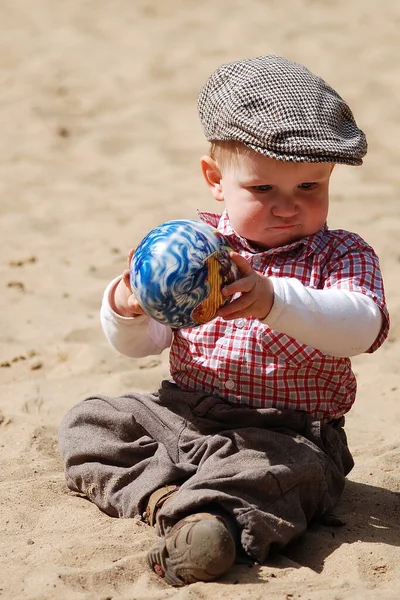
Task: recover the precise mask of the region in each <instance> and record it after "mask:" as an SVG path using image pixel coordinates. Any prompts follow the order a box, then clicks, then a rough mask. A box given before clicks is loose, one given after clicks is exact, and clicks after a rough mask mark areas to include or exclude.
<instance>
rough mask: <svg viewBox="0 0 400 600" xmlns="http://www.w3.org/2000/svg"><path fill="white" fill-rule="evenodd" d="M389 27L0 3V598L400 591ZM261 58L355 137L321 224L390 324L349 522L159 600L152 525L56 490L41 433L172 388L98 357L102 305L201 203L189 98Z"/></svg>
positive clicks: (393, 89)
mask: <svg viewBox="0 0 400 600" xmlns="http://www.w3.org/2000/svg"><path fill="white" fill-rule="evenodd" d="M399 26H400V3H399V2H398V0H386V1H383V2H382V1H379V0H368V2H366V1H365V0H353V1H352V2H349V1H348V0H347V1H345V0H333V1H331V2H324V1H322V0H320V1H318V0H286V1H285V2H284V1H283V0H282V1H280V2H279V1H278V0H275V1H274V0H247V1H246V2H242V1H238V0H229V1H228V0H226V1H225V0H202V2H199V1H195V0H164V1H162V0H136V1H130V0H113V1H112V2H107V1H106V0H69V1H68V2H65V1H62V0H31V1H30V2H27V1H26V0H1V2H0V84H1V94H0V173H1V176H0V217H1V219H0V240H1V260H0V289H1V295H0V302H1V305H0V306H1V311H0V319H1V327H0V393H1V396H0V407H1V412H0V448H1V454H0V510H1V513H0V516H1V518H0V531H1V536H0V597H1V598H5V599H7V600H11V599H13V600H15V599H21V600H28V599H29V600H39V599H40V600H53V599H57V600H58V599H65V600H67V599H68V600H75V599H77V600H78V599H79V600H80V599H85V600H106V599H109V600H110V599H112V600H133V599H135V600H147V599H164V598H165V599H167V598H168V599H169V598H173V599H174V600H175V599H179V600H183V599H188V600H189V599H190V600H200V599H202V600H214V598H217V597H219V598H229V599H233V600H250V599H251V600H257V599H265V598H271V599H277V600H278V599H279V600H298V599H301V600H354V599H363V600H364V599H367V600H375V599H379V600H388V599H390V600H395V599H397V598H399V597H400V548H399V546H400V511H399V491H400V474H399V467H400V445H399V430H400V384H399V370H400V367H399V357H400V339H399V331H400V317H399V314H400V312H399V309H400V287H399V285H398V277H399V261H400V242H399V237H400V234H399V232H400V204H399V200H398V196H399V191H400V171H399V169H398V163H399V159H400V151H399V139H400V108H399V107H400V102H399V100H400V68H399V50H400V47H399V46H400V45H399V33H398V32H399ZM266 53H272V54H282V55H284V56H286V57H288V58H291V59H293V60H296V61H298V62H302V63H304V64H306V65H307V66H308V67H309V68H310V69H311V70H313V71H314V72H316V73H318V74H320V75H322V76H323V77H324V78H325V79H327V80H328V81H329V82H330V83H331V84H332V85H333V86H334V87H337V88H338V90H339V91H340V93H341V94H342V95H343V96H344V97H345V98H346V99H347V100H348V101H349V103H350V104H351V106H352V107H353V109H354V112H355V115H356V118H357V121H358V123H359V125H360V126H361V127H362V128H363V129H364V130H365V131H366V133H367V136H368V139H369V146H370V152H369V155H368V157H367V159H366V161H365V165H364V166H363V167H362V168H351V167H339V168H338V169H337V170H336V172H335V174H334V181H333V185H332V202H331V205H332V206H331V216H330V220H329V224H330V225H331V226H332V227H338V226H340V227H343V228H345V229H350V230H354V231H356V232H358V233H359V234H361V235H362V236H363V237H364V238H365V239H367V240H368V241H369V242H370V243H371V244H372V245H373V246H374V247H375V249H376V250H377V252H378V254H379V255H380V257H381V265H382V270H383V273H384V277H385V283H386V292H387V296H388V303H389V308H390V311H391V316H392V329H391V334H390V339H389V341H388V342H387V343H386V344H385V345H384V347H383V348H381V349H380V350H379V351H378V352H377V353H375V354H373V355H364V356H361V357H358V358H357V359H356V360H355V361H354V365H355V370H356V372H357V374H358V378H359V394H358V400H357V402H356V405H355V407H354V409H353V410H352V411H351V413H350V414H349V416H348V419H347V431H348V436H349V441H350V445H351V447H352V450H353V452H354V456H355V459H356V467H355V469H354V470H353V472H352V473H351V475H350V477H349V481H348V485H347V488H346V491H345V494H344V496H343V500H342V502H341V503H340V506H339V508H338V514H339V516H341V517H342V518H343V519H344V520H345V521H346V526H345V527H343V528H340V529H333V528H329V527H325V528H319V529H317V528H313V529H311V530H310V531H309V533H307V535H305V536H304V538H303V539H302V540H300V541H299V542H298V543H296V544H295V545H294V546H293V547H291V548H290V549H288V550H287V551H286V552H285V554H284V555H283V556H281V557H279V558H278V559H276V560H274V561H271V562H270V563H269V564H267V565H265V566H262V567H257V566H254V567H253V568H248V567H243V566H241V567H237V568H235V569H233V570H232V572H231V573H230V574H229V575H228V576H226V577H225V578H224V579H223V580H222V581H220V582H218V583H210V584H203V583H199V584H195V585H192V586H190V587H188V588H184V589H183V588H182V589H172V588H168V587H167V586H166V585H164V583H163V582H162V581H160V580H158V579H157V578H156V577H155V576H153V575H152V574H151V573H150V572H149V571H148V570H147V567H146V565H145V555H146V550H147V549H148V548H149V547H150V546H151V544H152V542H153V539H154V533H153V531H152V530H151V529H150V528H148V527H147V526H145V525H143V524H141V523H138V522H136V521H134V520H117V519H111V518H109V517H107V516H106V515H104V514H102V513H101V512H100V511H99V510H98V509H97V508H96V507H95V506H94V505H93V504H91V503H89V502H88V501H86V500H84V499H83V498H79V497H77V496H74V495H73V494H71V493H69V492H68V491H67V489H66V486H65V484H64V476H63V472H62V467H61V462H60V459H59V456H58V450H57V441H56V440H57V428H58V424H59V422H60V420H61V418H62V417H63V415H64V414H65V413H66V411H67V410H68V409H69V408H70V407H71V406H72V405H73V404H75V403H76V402H78V401H79V400H80V399H82V398H84V397H85V396H86V395H89V394H91V393H96V392H103V393H107V394H111V395H117V394H120V393H123V392H125V391H128V390H132V389H141V390H145V389H154V388H156V387H157V385H158V382H159V381H160V380H161V379H162V378H163V377H166V376H167V375H168V365H167V354H166V353H164V354H163V355H162V356H161V357H149V358H146V359H140V360H128V359H126V358H124V357H121V356H119V355H117V354H116V353H114V351H113V350H112V349H111V347H109V346H108V345H107V342H106V341H105V340H104V339H103V336H102V332H101V330H100V326H99V320H98V310H99V303H100V299H101V295H102V292H103V289H104V287H105V285H106V284H107V282H108V281H109V279H111V278H112V277H114V276H115V275H116V274H118V273H119V272H120V271H121V270H122V268H123V267H124V264H125V256H126V253H127V251H128V249H129V248H130V247H131V246H134V245H135V244H136V243H137V242H138V241H139V240H140V239H141V238H142V236H143V235H144V234H145V233H146V232H147V231H148V230H149V229H150V228H151V227H152V226H155V225H157V224H159V223H161V222H163V221H165V220H168V219H171V218H182V217H194V216H195V211H196V208H198V207H201V208H203V209H212V208H214V206H213V204H212V200H211V199H210V198H209V196H208V192H207V190H206V188H205V185H204V184H203V182H202V180H201V176H200V172H199V168H198V159H199V157H200V155H201V154H202V153H203V152H204V151H205V150H206V144H205V141H204V139H203V135H202V131H201V128H200V124H199V122H198V119H197V115H196V98H197V93H198V91H199V89H200V87H201V85H202V84H203V82H204V81H205V79H206V77H207V76H208V75H209V74H210V73H211V72H212V71H213V70H214V68H216V67H217V66H218V65H219V64H220V63H222V62H225V61H228V60H234V59H238V58H245V57H250V56H256V55H260V54H266Z"/></svg>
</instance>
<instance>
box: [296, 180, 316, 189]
mask: <svg viewBox="0 0 400 600" xmlns="http://www.w3.org/2000/svg"><path fill="white" fill-rule="evenodd" d="M316 185H317V184H316V183H314V182H313V181H306V182H304V183H301V184H300V185H299V188H300V189H301V190H312V189H314V188H315V186H316Z"/></svg>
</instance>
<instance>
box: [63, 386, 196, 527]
mask: <svg viewBox="0 0 400 600" xmlns="http://www.w3.org/2000/svg"><path fill="white" fill-rule="evenodd" d="M156 402H157V394H142V395H141V394H132V395H128V396H123V397H120V398H108V397H105V396H99V397H90V398H87V399H86V400H84V401H83V402H81V403H79V404H78V405H76V406H75V407H74V408H72V409H71V410H70V411H69V413H68V414H67V415H66V416H65V417H64V419H63V421H62V423H61V426H60V429H59V448H60V452H61V455H62V458H63V461H64V466H65V474H66V481H67V485H68V487H69V488H70V489H71V490H73V491H77V492H80V493H82V494H84V495H85V496H87V497H88V498H89V499H90V500H91V501H92V502H94V503H95V504H97V506H98V507H99V508H100V509H101V510H102V511H104V512H106V513H107V514H109V515H111V516H115V517H134V516H136V515H141V514H142V513H143V511H144V510H145V506H146V500H147V498H148V496H149V495H150V494H151V493H152V492H153V491H154V490H156V489H158V488H159V487H162V486H164V485H167V484H170V483H175V482H180V481H182V480H184V479H186V478H187V477H188V476H189V475H190V474H191V473H193V472H194V470H195V469H194V468H193V467H191V465H190V464H188V463H187V464H181V465H179V464H176V463H177V460H176V458H177V440H178V438H179V432H180V430H181V429H182V428H183V426H184V425H183V423H184V421H183V420H182V418H181V417H179V416H176V415H175V414H174V413H172V412H171V411H169V410H167V411H166V410H165V409H164V411H163V410H162V409H161V410H159V409H158V406H157V403H156Z"/></svg>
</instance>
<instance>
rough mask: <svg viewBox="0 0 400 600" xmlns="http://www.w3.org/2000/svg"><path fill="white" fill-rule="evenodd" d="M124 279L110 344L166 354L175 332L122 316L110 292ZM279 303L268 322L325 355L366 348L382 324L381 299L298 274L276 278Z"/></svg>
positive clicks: (111, 315)
mask: <svg viewBox="0 0 400 600" xmlns="http://www.w3.org/2000/svg"><path fill="white" fill-rule="evenodd" d="M118 281H119V278H117V279H115V280H113V281H112V282H111V283H110V284H109V285H108V286H107V288H106V290H105V292H104V296H103V302H102V307H101V315H100V318H101V324H102V327H103V331H104V334H105V336H106V338H107V339H108V341H109V342H110V344H111V345H112V346H113V347H114V348H115V349H116V350H117V351H118V352H120V353H121V354H124V355H126V356H130V357H133V358H139V357H142V356H148V355H151V354H160V353H161V352H162V351H163V350H164V349H165V348H168V347H169V346H170V345H171V341H172V330H171V328H169V327H166V326H165V325H161V324H160V323H158V322H156V321H154V320H153V319H150V318H149V317H147V316H140V317H134V318H131V317H121V316H120V315H118V314H117V313H116V312H114V311H113V310H112V308H111V306H110V301H109V297H110V293H111V292H112V290H113V289H114V288H115V286H116V285H117V283H118ZM271 281H272V283H273V286H274V304H273V307H272V309H271V311H270V313H269V314H268V316H267V317H266V319H265V320H264V321H263V322H264V323H266V324H267V325H268V326H269V327H270V328H271V329H273V330H274V331H277V332H279V333H285V334H286V335H289V336H291V337H293V338H295V339H296V340H298V341H299V342H301V343H303V344H306V345H308V346H311V347H313V348H316V349H317V350H320V351H321V352H323V353H324V354H330V355H332V356H337V357H351V356H356V355H357V354H361V353H363V352H366V351H367V350H368V349H369V348H370V347H371V346H372V344H373V343H374V341H375V339H376V338H377V336H378V334H379V332H380V329H381V327H382V314H381V311H380V309H379V308H378V306H377V305H376V304H375V302H374V301H373V300H372V299H371V298H369V297H368V296H365V295H364V294H362V293H361V292H350V291H347V290H342V289H340V290H339V289H334V288H332V289H324V290H315V289H312V288H309V287H306V286H304V285H303V284H302V283H300V281H298V280H297V279H294V278H284V277H271Z"/></svg>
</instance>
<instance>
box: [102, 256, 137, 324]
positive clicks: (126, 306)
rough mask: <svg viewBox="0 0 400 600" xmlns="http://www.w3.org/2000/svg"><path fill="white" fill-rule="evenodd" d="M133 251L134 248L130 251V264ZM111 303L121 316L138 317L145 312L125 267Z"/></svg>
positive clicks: (112, 295)
mask: <svg viewBox="0 0 400 600" xmlns="http://www.w3.org/2000/svg"><path fill="white" fill-rule="evenodd" d="M133 253H134V250H131V251H130V252H129V256H128V266H129V265H130V263H131V259H132V256H133ZM110 304H111V308H112V309H113V310H114V311H115V312H116V313H118V314H119V315H121V317H138V316H139V315H144V314H145V312H144V310H143V308H142V307H141V306H140V304H139V302H138V301H137V300H136V296H135V295H134V294H133V293H132V289H131V284H130V274H129V269H125V271H124V272H123V274H122V278H121V280H120V281H119V283H118V285H117V286H116V287H115V289H114V292H113V293H112V294H111V297H110Z"/></svg>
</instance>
